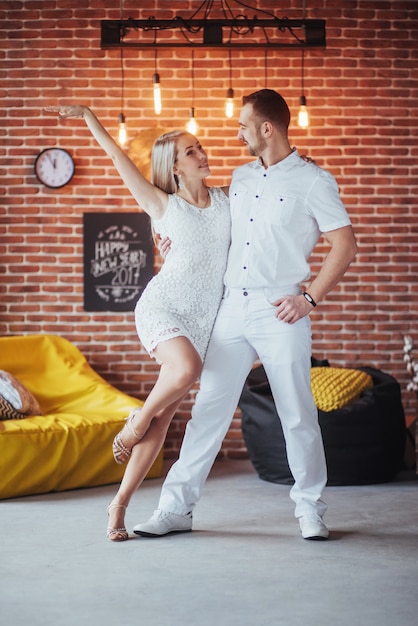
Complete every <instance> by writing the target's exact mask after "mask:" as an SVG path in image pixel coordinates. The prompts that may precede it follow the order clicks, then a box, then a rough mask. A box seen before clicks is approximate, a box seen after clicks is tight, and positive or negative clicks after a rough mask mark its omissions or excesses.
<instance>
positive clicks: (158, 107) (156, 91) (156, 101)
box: [152, 72, 162, 115]
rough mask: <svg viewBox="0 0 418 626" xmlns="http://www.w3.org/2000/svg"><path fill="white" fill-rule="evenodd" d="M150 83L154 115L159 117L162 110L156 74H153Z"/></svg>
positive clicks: (158, 79) (158, 80)
mask: <svg viewBox="0 0 418 626" xmlns="http://www.w3.org/2000/svg"><path fill="white" fill-rule="evenodd" d="M152 82H153V85H154V111H155V113H156V115H160V113H161V110H162V104H161V88H160V75H159V74H158V72H155V73H154V75H153V77H152Z"/></svg>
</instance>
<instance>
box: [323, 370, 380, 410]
mask: <svg viewBox="0 0 418 626" xmlns="http://www.w3.org/2000/svg"><path fill="white" fill-rule="evenodd" d="M311 387H312V393H313V397H314V400H315V404H316V406H317V407H318V409H321V411H334V410H335V409H341V408H342V407H343V406H345V405H346V404H349V403H350V402H354V400H357V398H359V397H360V394H361V393H362V392H363V391H365V390H366V389H370V388H371V387H373V378H372V377H371V376H370V374H367V373H366V372H361V371H360V370H355V369H344V368H339V367H313V368H312V369H311Z"/></svg>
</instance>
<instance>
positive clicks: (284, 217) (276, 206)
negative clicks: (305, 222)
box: [260, 194, 296, 226]
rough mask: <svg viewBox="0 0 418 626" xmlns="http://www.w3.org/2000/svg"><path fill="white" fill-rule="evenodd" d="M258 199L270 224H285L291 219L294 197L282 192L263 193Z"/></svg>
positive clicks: (294, 202) (294, 203)
mask: <svg viewBox="0 0 418 626" xmlns="http://www.w3.org/2000/svg"><path fill="white" fill-rule="evenodd" d="M260 201H261V206H262V208H263V210H264V211H265V214H266V217H267V219H268V221H269V222H270V223H271V224H272V225H277V226H285V225H286V224H289V223H290V222H291V221H292V218H293V214H294V210H295V205H296V198H294V197H292V196H288V195H284V194H263V195H262V196H261V198H260Z"/></svg>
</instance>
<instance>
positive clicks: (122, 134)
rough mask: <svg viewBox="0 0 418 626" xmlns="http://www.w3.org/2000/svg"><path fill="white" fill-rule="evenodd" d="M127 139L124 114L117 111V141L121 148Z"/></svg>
mask: <svg viewBox="0 0 418 626" xmlns="http://www.w3.org/2000/svg"><path fill="white" fill-rule="evenodd" d="M127 141H128V133H127V129H126V122H125V116H124V114H123V113H119V128H118V143H119V145H120V146H122V148H123V147H124V146H125V145H126V142H127Z"/></svg>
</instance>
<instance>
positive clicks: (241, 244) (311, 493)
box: [134, 89, 356, 539]
mask: <svg viewBox="0 0 418 626" xmlns="http://www.w3.org/2000/svg"><path fill="white" fill-rule="evenodd" d="M289 122H290V113H289V109H288V106H287V104H286V102H285V100H284V99H283V98H282V96H281V95H279V94H278V93H277V92H275V91H272V90H269V89H262V90H261V91H257V92H255V93H253V94H251V95H249V96H246V97H244V98H243V106H242V110H241V114H240V119H239V132H238V138H239V139H240V140H242V141H243V142H244V143H245V144H246V145H247V146H248V150H249V152H250V154H251V155H253V156H256V157H258V159H257V160H256V161H253V162H251V163H249V164H247V165H244V166H242V167H239V168H238V169H237V170H236V171H235V172H234V174H233V177H232V182H231V187H230V193H229V197H230V203H231V219H232V239H231V248H230V252H229V258H228V266H227V270H226V274H225V280H224V282H225V293H224V298H223V300H222V303H221V306H220V309H219V312H218V316H217V319H216V322H215V325H214V328H213V332H212V336H211V340H210V343H209V347H208V351H207V354H206V358H205V363H204V368H203V372H202V375H201V379H200V390H199V393H198V394H197V397H196V402H195V405H194V407H193V410H192V419H191V420H190V421H189V422H188V424H187V428H186V433H185V437H184V440H183V444H182V447H181V451H180V456H179V459H178V461H177V462H176V463H175V464H174V465H173V467H172V468H171V470H170V471H169V473H168V475H167V478H166V480H165V482H164V485H163V488H162V492H161V496H160V501H159V505H158V509H157V510H156V511H155V512H154V514H153V516H152V517H151V518H150V520H148V522H145V523H143V524H138V525H137V526H135V527H134V532H135V533H136V534H138V535H142V536H151V537H158V536H161V535H165V534H168V533H171V532H187V531H190V530H192V511H193V508H194V507H195V505H196V503H197V502H198V500H199V497H200V493H201V490H202V487H203V485H204V483H205V480H206V478H207V476H208V474H209V471H210V469H211V467H212V464H213V462H214V460H215V458H216V455H217V453H218V451H219V449H220V447H221V444H222V440H223V439H224V437H225V434H226V432H227V430H228V428H229V426H230V423H231V420H232V417H233V415H234V412H235V409H236V407H237V405H238V400H239V397H240V394H241V391H242V388H243V385H244V382H245V380H246V377H247V375H248V374H249V372H250V370H251V367H252V365H253V363H254V361H255V360H256V359H257V357H258V358H259V359H260V361H261V362H262V364H263V366H264V369H265V371H266V374H267V377H268V380H269V383H270V387H271V390H272V395H273V397H274V401H275V405H276V408H277V412H278V413H279V415H280V419H281V422H282V427H283V432H284V436H285V440H286V448H287V456H288V462H289V466H290V469H291V472H292V474H293V477H294V479H295V483H294V486H293V487H292V489H291V491H290V497H291V498H292V500H293V501H294V502H295V517H296V518H298V520H299V525H300V530H301V533H302V537H303V538H304V539H327V538H328V534H329V533H328V529H327V527H326V525H325V524H324V522H323V515H324V513H325V511H326V508H327V507H326V504H325V502H324V501H323V500H322V491H323V489H324V487H325V485H326V481H327V473H326V464H325V455H324V449H323V443H322V438H321V432H320V428H319V424H318V412H317V409H316V407H315V403H314V401H313V397H312V391H311V385H310V365H311V329H310V320H309V313H310V312H311V311H312V310H313V307H315V306H316V305H317V303H319V302H320V301H321V300H322V299H323V298H324V296H325V295H326V294H327V293H328V291H329V290H330V289H332V288H333V287H334V286H335V285H336V284H337V282H338V281H339V280H340V279H341V277H342V276H343V275H344V273H345V271H346V270H347V268H348V266H349V265H350V263H351V261H352V260H353V258H354V256H355V253H356V243H355V238H354V234H353V230H352V227H351V224H350V219H349V217H348V215H347V212H346V210H345V208H344V206H343V204H342V202H341V199H340V197H339V194H338V189H337V185H336V182H335V180H334V178H333V177H332V176H331V175H330V174H329V173H327V172H325V171H323V170H321V169H320V168H318V167H317V166H316V165H314V164H312V163H307V162H305V161H304V160H303V159H301V158H300V157H299V155H298V153H297V152H296V151H294V150H292V148H291V147H290V144H289V140H288V134H287V133H288V126H289ZM322 233H323V234H324V236H325V238H326V239H327V241H328V242H329V244H330V251H329V253H328V255H327V257H326V259H325V260H324V262H323V265H322V267H321V270H320V272H319V273H318V275H317V276H316V277H315V279H314V280H313V281H312V282H311V283H310V286H309V291H308V292H307V291H303V290H302V289H301V287H300V285H301V284H303V283H306V281H307V280H308V279H309V278H310V272H309V266H308V259H309V257H310V255H311V252H312V250H313V248H314V247H315V245H316V243H317V241H318V240H319V238H320V236H321V234H322Z"/></svg>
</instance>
